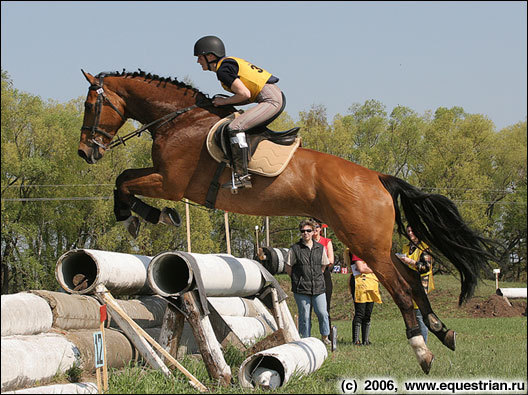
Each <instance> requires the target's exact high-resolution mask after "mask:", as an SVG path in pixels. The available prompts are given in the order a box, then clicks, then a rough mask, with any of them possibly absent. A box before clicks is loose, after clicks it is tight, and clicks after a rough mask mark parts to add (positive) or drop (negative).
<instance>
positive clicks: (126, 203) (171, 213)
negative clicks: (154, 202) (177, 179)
mask: <svg viewBox="0 0 528 395" xmlns="http://www.w3.org/2000/svg"><path fill="white" fill-rule="evenodd" d="M134 194H138V195H143V196H152V197H158V198H162V199H164V198H166V199H169V197H168V195H167V193H166V192H165V190H164V189H163V177H162V176H161V175H160V174H159V173H156V172H155V171H154V169H153V168H146V169H128V170H125V171H123V172H122V173H121V174H120V175H119V177H117V180H116V189H115V190H114V214H115V216H116V220H117V221H124V225H125V227H126V228H127V229H128V231H129V232H130V234H131V235H132V236H133V237H137V235H138V234H139V220H138V219H137V217H135V216H133V215H132V211H134V212H135V213H137V214H138V215H139V216H140V217H141V218H143V219H144V220H145V221H148V222H150V223H152V224H158V223H164V224H167V225H175V226H179V225H180V224H181V219H180V216H179V214H178V213H177V212H176V210H174V209H171V208H168V207H165V208H164V209H163V210H159V209H157V208H155V207H152V206H150V205H149V204H147V203H145V202H143V201H142V200H141V199H138V198H137V197H136V196H134Z"/></svg>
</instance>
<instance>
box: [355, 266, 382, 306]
mask: <svg viewBox="0 0 528 395" xmlns="http://www.w3.org/2000/svg"><path fill="white" fill-rule="evenodd" d="M354 280H355V282H356V293H355V295H354V301H355V302H356V303H368V302H376V303H381V295H380V292H379V280H378V278H377V277H376V275H375V274H374V273H366V274H358V275H357V276H355V279H354Z"/></svg>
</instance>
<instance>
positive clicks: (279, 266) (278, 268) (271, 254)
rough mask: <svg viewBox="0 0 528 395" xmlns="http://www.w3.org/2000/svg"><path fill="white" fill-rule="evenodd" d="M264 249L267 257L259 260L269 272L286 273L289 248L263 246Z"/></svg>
mask: <svg viewBox="0 0 528 395" xmlns="http://www.w3.org/2000/svg"><path fill="white" fill-rule="evenodd" d="M262 251H263V252H264V255H265V256H266V258H265V259H262V260H259V262H260V263H261V264H262V266H264V267H265V268H266V270H267V271H268V272H270V273H271V274H272V275H275V274H282V273H286V269H285V265H286V258H287V256H288V251H289V250H288V249H287V248H273V247H262Z"/></svg>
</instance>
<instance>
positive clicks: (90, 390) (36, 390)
mask: <svg viewBox="0 0 528 395" xmlns="http://www.w3.org/2000/svg"><path fill="white" fill-rule="evenodd" d="M2 393H3V394H98V393H99V390H98V389H97V384H96V383H91V382H84V383H68V384H52V385H44V386H41V387H33V388H24V389H21V390H14V391H7V392H2Z"/></svg>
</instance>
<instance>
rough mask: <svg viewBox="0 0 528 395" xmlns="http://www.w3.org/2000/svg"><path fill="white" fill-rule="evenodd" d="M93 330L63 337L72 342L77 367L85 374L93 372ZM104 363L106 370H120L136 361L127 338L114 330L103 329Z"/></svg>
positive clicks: (72, 333) (67, 333)
mask: <svg viewBox="0 0 528 395" xmlns="http://www.w3.org/2000/svg"><path fill="white" fill-rule="evenodd" d="M95 332H96V330H94V329H81V330H72V331H67V332H65V333H64V337H65V338H66V339H68V340H69V341H70V342H72V343H73V344H74V345H75V347H77V350H78V351H79V363H80V365H79V367H80V368H82V369H83V370H84V371H87V372H95V365H94V361H95V354H94V353H95V348H94V337H93V334H94V333H95ZM104 334H105V343H106V363H107V367H108V368H115V369H120V368H123V367H125V366H127V365H128V364H129V363H130V361H132V360H134V359H136V350H135V349H134V347H133V346H132V343H130V341H129V340H128V338H127V337H126V336H125V335H124V334H123V333H122V332H120V331H118V330H115V329H108V328H107V329H105V331H104Z"/></svg>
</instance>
